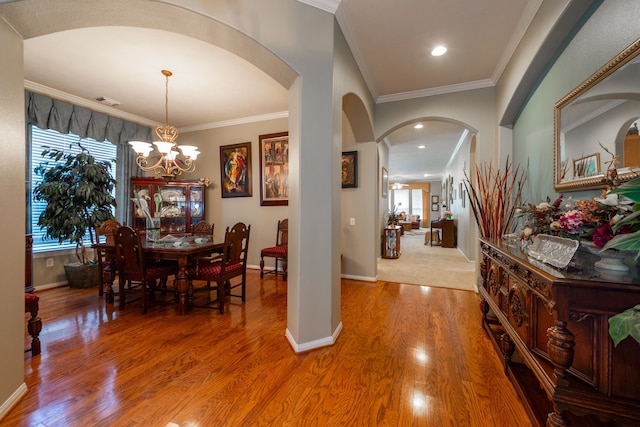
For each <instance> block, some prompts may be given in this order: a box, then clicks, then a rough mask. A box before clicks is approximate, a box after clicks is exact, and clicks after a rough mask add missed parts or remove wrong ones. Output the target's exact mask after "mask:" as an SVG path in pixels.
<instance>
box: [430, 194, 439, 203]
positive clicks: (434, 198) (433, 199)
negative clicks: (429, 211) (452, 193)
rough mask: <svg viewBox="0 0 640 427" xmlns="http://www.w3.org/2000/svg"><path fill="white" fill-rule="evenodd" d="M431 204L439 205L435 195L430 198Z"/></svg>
mask: <svg viewBox="0 0 640 427" xmlns="http://www.w3.org/2000/svg"><path fill="white" fill-rule="evenodd" d="M431 203H432V204H433V203H435V204H438V203H440V196H438V195H437V194H436V195H435V196H431Z"/></svg>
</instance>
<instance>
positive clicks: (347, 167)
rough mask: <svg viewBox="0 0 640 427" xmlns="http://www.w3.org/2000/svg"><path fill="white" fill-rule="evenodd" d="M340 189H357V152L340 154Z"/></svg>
mask: <svg viewBox="0 0 640 427" xmlns="http://www.w3.org/2000/svg"><path fill="white" fill-rule="evenodd" d="M342 188H358V152H357V151H344V152H343V153H342Z"/></svg>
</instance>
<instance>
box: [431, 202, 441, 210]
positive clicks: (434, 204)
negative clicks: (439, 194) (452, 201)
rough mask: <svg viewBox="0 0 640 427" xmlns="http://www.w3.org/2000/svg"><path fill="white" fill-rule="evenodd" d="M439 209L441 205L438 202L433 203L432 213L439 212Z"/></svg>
mask: <svg viewBox="0 0 640 427" xmlns="http://www.w3.org/2000/svg"><path fill="white" fill-rule="evenodd" d="M439 209H440V205H439V204H438V203H437V202H436V203H431V212H438V210H439Z"/></svg>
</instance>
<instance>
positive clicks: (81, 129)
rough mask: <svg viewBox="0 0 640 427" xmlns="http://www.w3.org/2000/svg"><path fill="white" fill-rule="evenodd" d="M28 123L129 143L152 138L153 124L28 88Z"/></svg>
mask: <svg viewBox="0 0 640 427" xmlns="http://www.w3.org/2000/svg"><path fill="white" fill-rule="evenodd" d="M25 109H26V117H27V123H32V124H34V125H35V126H38V127H39V128H40V129H53V130H56V131H58V132H60V133H65V134H66V133H73V134H75V135H78V136H80V137H82V138H93V139H95V140H96V141H105V140H107V141H110V142H111V143H113V144H117V145H122V144H127V142H129V141H130V140H136V141H148V142H151V141H152V138H151V128H149V127H148V126H143V125H139V124H136V123H133V122H130V121H127V120H123V119H119V118H117V117H112V116H109V115H107V114H104V113H99V112H97V111H93V110H90V109H88V108H85V107H79V106H77V105H73V104H69V103H68V102H64V101H60V100H57V99H53V98H50V97H49V96H47V95H41V94H38V93H34V92H29V91H25Z"/></svg>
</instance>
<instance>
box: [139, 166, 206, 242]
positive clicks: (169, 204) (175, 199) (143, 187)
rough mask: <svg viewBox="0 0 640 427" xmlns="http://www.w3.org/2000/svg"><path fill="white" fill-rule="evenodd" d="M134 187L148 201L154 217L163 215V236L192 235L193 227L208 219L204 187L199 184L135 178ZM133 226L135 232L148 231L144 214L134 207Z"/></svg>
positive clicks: (161, 230) (161, 220)
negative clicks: (170, 234) (171, 234)
mask: <svg viewBox="0 0 640 427" xmlns="http://www.w3.org/2000/svg"><path fill="white" fill-rule="evenodd" d="M131 187H132V189H133V190H134V191H136V192H138V194H140V196H142V197H144V198H145V199H146V200H147V203H148V204H149V210H150V212H151V215H152V216H160V233H161V234H169V233H173V234H185V233H191V227H192V226H193V225H194V224H196V223H198V222H200V221H202V220H204V219H205V203H204V202H205V191H204V185H203V184H201V183H199V182H198V181H165V180H164V179H161V178H144V177H142V178H141V177H133V178H131ZM131 223H132V224H133V228H135V229H136V230H138V231H143V230H145V227H146V219H145V215H144V213H143V212H141V211H140V210H139V209H138V208H137V206H136V205H135V204H134V206H133V209H132V221H131Z"/></svg>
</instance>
